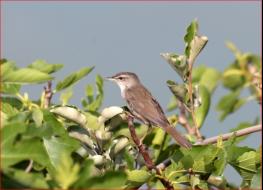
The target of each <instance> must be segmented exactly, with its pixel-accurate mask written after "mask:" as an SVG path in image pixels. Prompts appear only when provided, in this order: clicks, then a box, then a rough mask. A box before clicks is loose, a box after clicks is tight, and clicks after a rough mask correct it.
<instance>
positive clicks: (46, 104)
mask: <svg viewBox="0 0 263 190" xmlns="http://www.w3.org/2000/svg"><path fill="white" fill-rule="evenodd" d="M51 87H52V82H51V81H48V83H47V87H46V86H44V108H48V107H49V105H50V102H51V98H52V96H53V92H52V88H51Z"/></svg>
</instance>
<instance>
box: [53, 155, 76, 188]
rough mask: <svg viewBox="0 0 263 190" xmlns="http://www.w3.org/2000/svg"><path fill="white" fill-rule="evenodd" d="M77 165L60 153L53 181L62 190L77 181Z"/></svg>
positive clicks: (67, 156)
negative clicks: (54, 180)
mask: <svg viewBox="0 0 263 190" xmlns="http://www.w3.org/2000/svg"><path fill="white" fill-rule="evenodd" d="M79 169H80V167H79V165H78V164H74V163H73V161H72V159H71V158H70V157H69V155H68V154H65V152H64V153H62V154H61V155H60V159H59V162H58V163H57V165H56V175H55V179H56V181H57V183H58V184H59V186H60V187H61V188H62V189H68V188H69V187H70V186H71V185H72V184H73V183H74V182H75V181H77V179H78V177H79V176H78V172H79Z"/></svg>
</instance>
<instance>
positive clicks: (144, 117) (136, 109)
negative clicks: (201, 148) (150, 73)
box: [107, 72, 192, 148]
mask: <svg viewBox="0 0 263 190" xmlns="http://www.w3.org/2000/svg"><path fill="white" fill-rule="evenodd" d="M107 79H109V80H111V81H114V82H116V83H117V84H118V86H119V87H120V89H121V96H122V97H123V98H124V99H125V100H126V102H127V104H128V107H129V109H130V111H131V113H132V115H133V116H134V117H135V118H136V119H138V120H140V121H142V122H143V123H145V124H146V125H155V126H160V127H162V128H163V129H164V130H165V131H166V132H167V133H168V134H170V135H171V136H172V137H173V138H174V139H175V140H176V141H177V142H178V143H179V144H180V145H181V146H183V147H186V148H191V147H192V145H191V143H190V142H188V141H187V140H186V139H185V138H184V137H183V136H182V135H181V134H180V133H179V132H178V131H177V130H176V129H175V128H174V127H172V126H171V125H170V123H169V121H168V120H167V118H166V117H165V115H164V112H163V110H162V108H161V106H160V105H159V103H158V102H157V101H156V100H155V99H154V97H153V96H152V95H151V93H150V92H149V91H148V90H147V89H146V88H145V87H144V86H143V85H142V84H141V82H140V80H139V78H138V77H137V75H136V74H134V73H131V72H121V73H117V74H116V75H114V76H112V77H108V78H107Z"/></svg>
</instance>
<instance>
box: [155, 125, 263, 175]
mask: <svg viewBox="0 0 263 190" xmlns="http://www.w3.org/2000/svg"><path fill="white" fill-rule="evenodd" d="M261 130H262V126H261V125H255V126H252V127H248V128H245V129H240V130H238V131H235V132H231V133H226V134H223V135H219V136H214V137H210V138H207V139H205V140H204V141H202V142H198V143H196V144H194V145H208V144H214V143H216V142H217V139H218V138H219V137H222V139H223V141H226V140H228V139H229V138H230V137H232V136H233V135H234V134H235V135H236V136H237V137H240V136H245V135H248V134H251V133H255V132H258V131H261ZM170 164H171V160H170V159H166V160H164V161H163V162H161V163H160V164H158V165H157V166H156V168H157V169H159V170H164V169H165V168H166V167H167V166H169V165H170Z"/></svg>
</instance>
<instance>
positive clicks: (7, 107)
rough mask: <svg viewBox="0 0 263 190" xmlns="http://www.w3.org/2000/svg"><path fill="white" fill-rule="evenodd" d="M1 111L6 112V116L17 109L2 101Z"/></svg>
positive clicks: (15, 112) (14, 113)
mask: <svg viewBox="0 0 263 190" xmlns="http://www.w3.org/2000/svg"><path fill="white" fill-rule="evenodd" d="M1 111H2V112H4V113H6V114H7V115H8V116H13V115H16V114H17V113H18V110H17V109H16V108H15V107H13V106H12V105H10V104H8V103H3V102H2V104H1Z"/></svg>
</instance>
